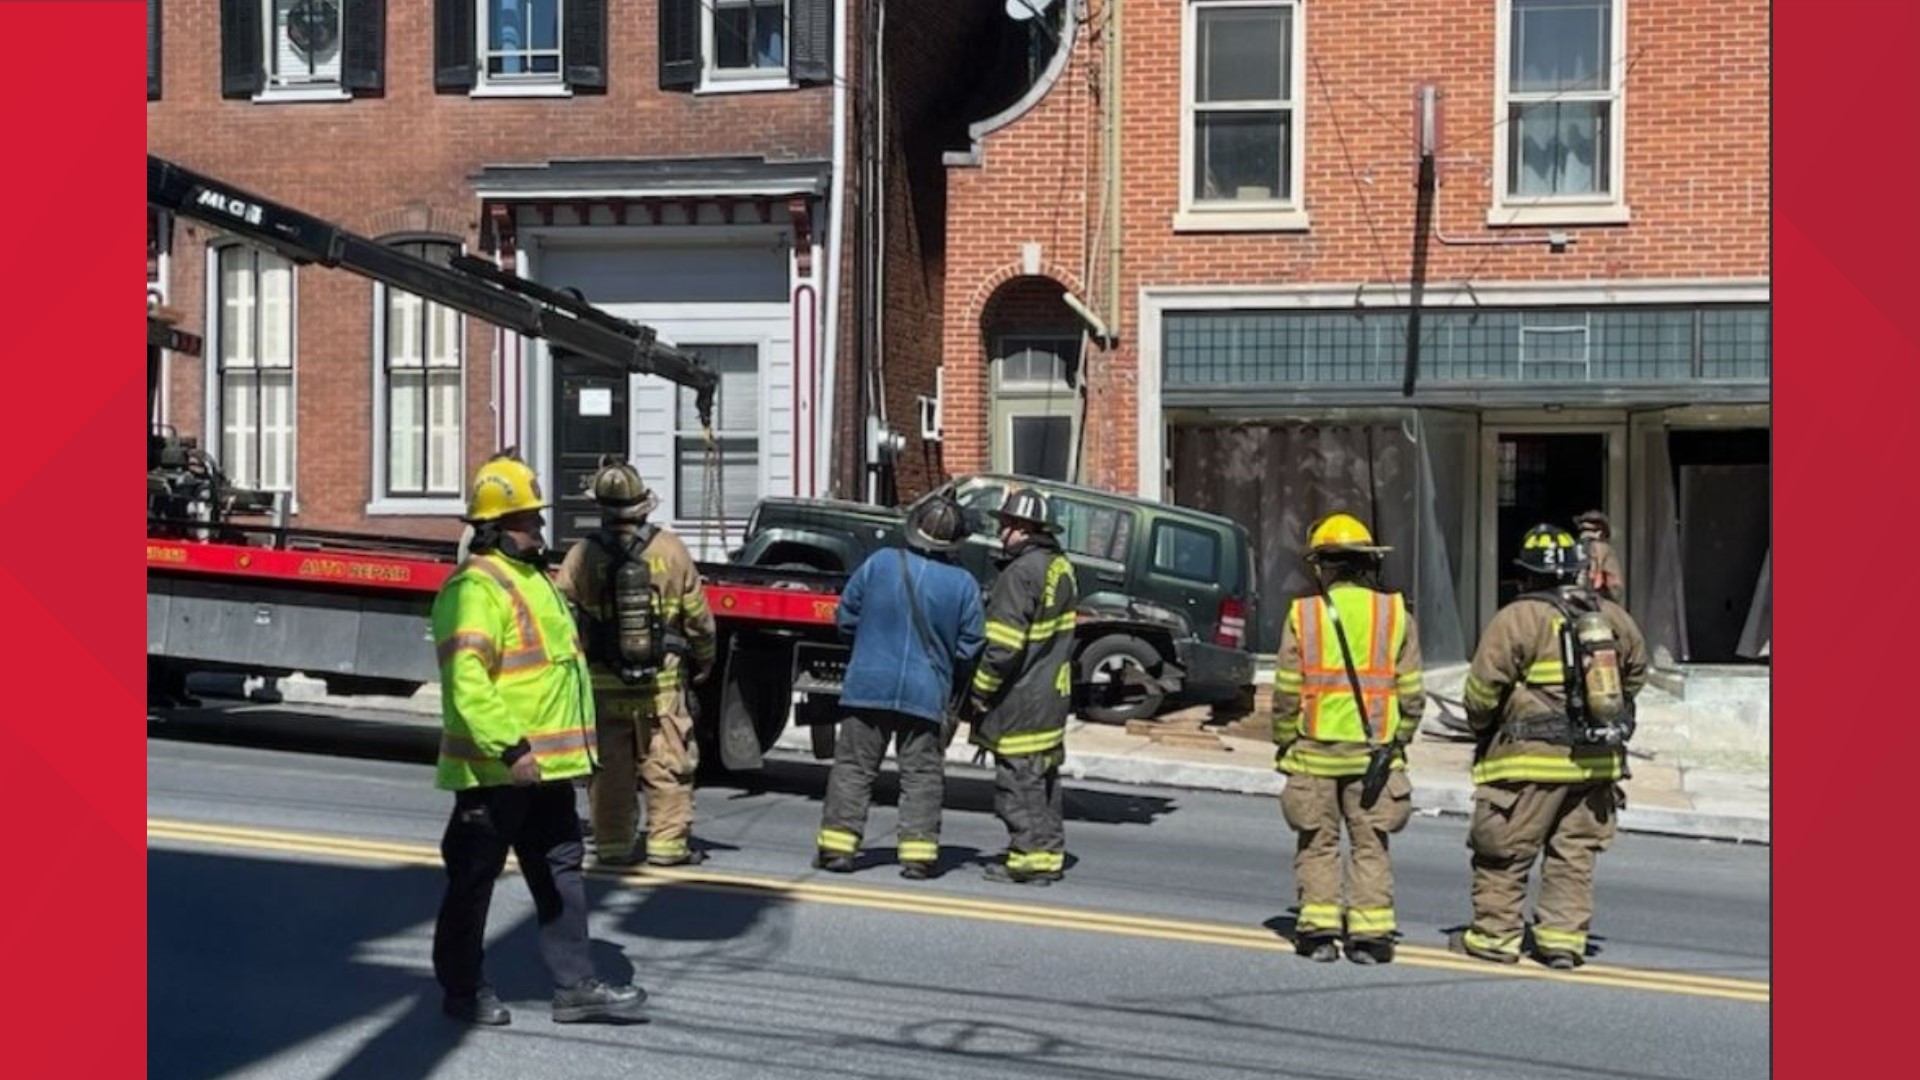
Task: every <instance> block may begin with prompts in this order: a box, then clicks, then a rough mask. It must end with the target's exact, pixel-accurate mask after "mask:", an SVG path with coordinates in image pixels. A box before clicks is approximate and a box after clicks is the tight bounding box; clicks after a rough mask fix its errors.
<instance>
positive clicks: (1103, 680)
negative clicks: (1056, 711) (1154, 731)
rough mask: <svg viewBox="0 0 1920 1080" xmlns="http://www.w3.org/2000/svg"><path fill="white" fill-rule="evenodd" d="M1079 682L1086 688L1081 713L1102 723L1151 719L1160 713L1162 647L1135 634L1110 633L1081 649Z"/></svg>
mask: <svg viewBox="0 0 1920 1080" xmlns="http://www.w3.org/2000/svg"><path fill="white" fill-rule="evenodd" d="M1076 664H1077V665H1078V669H1079V674H1080V682H1081V683H1082V684H1083V685H1084V686H1085V687H1086V701H1085V704H1084V705H1082V707H1081V709H1080V713H1081V715H1082V716H1084V717H1086V718H1087V719H1088V720H1094V721H1097V722H1099V723H1102V724H1124V723H1126V722H1127V721H1129V720H1151V719H1153V718H1154V717H1155V716H1158V715H1159V714H1160V704H1161V702H1162V701H1164V700H1165V699H1166V691H1165V690H1163V689H1162V688H1161V686H1160V679H1159V671H1160V665H1161V657H1160V652H1159V650H1157V649H1155V648H1154V647H1153V646H1152V645H1149V644H1147V642H1146V641H1144V640H1142V639H1140V638H1137V637H1134V636H1133V635H1132V634H1107V635H1105V636H1103V637H1098V638H1095V639H1094V640H1093V641H1092V642H1091V643H1089V644H1088V645H1087V647H1086V648H1084V649H1081V650H1080V656H1079V659H1078V660H1077V661H1076Z"/></svg>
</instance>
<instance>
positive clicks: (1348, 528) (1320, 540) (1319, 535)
mask: <svg viewBox="0 0 1920 1080" xmlns="http://www.w3.org/2000/svg"><path fill="white" fill-rule="evenodd" d="M1392 550H1393V549H1392V548H1389V547H1382V546H1380V545H1378V544H1375V543H1374V542H1373V533H1371V532H1369V531H1367V527H1366V526H1365V525H1362V524H1361V523H1360V519H1359V518H1357V517H1354V516H1353V515H1352V514H1328V515H1327V516H1326V517H1323V518H1321V519H1320V522H1319V524H1317V525H1315V526H1314V527H1313V531H1312V532H1311V533H1309V534H1308V535H1307V554H1309V555H1323V554H1334V553H1337V552H1343V551H1351V552H1355V553H1358V554H1362V555H1385V554H1386V553H1387V552H1389V551H1392Z"/></svg>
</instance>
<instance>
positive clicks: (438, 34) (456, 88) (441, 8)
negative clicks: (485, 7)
mask: <svg viewBox="0 0 1920 1080" xmlns="http://www.w3.org/2000/svg"><path fill="white" fill-rule="evenodd" d="M473 14H474V3H473V0H433V88H434V89H435V90H439V91H441V92H443V93H463V92H465V91H468V90H471V89H473V78H474V73H473V36H474V33H475V30H474V26H473Z"/></svg>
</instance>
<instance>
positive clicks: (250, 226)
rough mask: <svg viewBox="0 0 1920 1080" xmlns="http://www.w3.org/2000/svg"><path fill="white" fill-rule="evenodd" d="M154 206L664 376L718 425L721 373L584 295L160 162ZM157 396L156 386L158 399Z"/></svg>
mask: <svg viewBox="0 0 1920 1080" xmlns="http://www.w3.org/2000/svg"><path fill="white" fill-rule="evenodd" d="M147 202H149V203H151V204H152V205H154V206H157V207H159V208H161V209H163V210H168V211H171V212H173V213H175V214H179V215H181V216H183V217H191V218H196V219H198V220H200V221H204V222H206V223H208V224H210V225H213V226H216V227H218V228H220V229H222V230H224V231H226V232H229V233H232V234H234V235H235V236H239V237H242V238H244V239H246V240H250V241H252V242H253V243H256V244H259V245H260V246H262V247H266V248H270V249H272V250H273V251H275V252H277V253H279V254H281V255H284V256H286V257H287V258H288V259H291V260H293V261H294V262H295V263H297V264H302V265H306V264H318V265H320V266H325V267H337V268H339V269H342V270H347V271H351V272H352V273H355V274H359V275H361V276H362V277H368V278H372V279H373V280H375V281H379V282H382V283H384V284H387V285H391V286H393V287H394V288H396V289H403V290H405V291H407V292H410V293H413V294H415V295H417V296H420V297H423V298H425V299H427V300H430V301H432V302H433V303H436V304H441V305H444V306H446V307H450V308H453V309H455V310H457V311H460V312H464V313H465V314H468V315H472V316H474V317H475V318H478V319H484V320H485V321H487V322H489V323H492V324H493V325H495V326H499V327H504V328H506V329H508V330H512V331H514V332H515V333H518V334H522V335H524V336H526V337H533V338H544V339H545V340H546V341H548V342H549V343H550V344H551V346H552V347H553V348H554V349H555V350H557V351H559V352H562V353H565V354H569V355H573V356H578V357H581V358H584V359H587V360H591V361H597V362H600V363H603V364H606V365H608V366H610V367H613V368H614V369H616V370H617V371H619V372H620V373H622V374H634V375H658V376H660V377H662V378H664V379H667V380H668V381H670V382H673V383H676V384H678V385H680V386H685V387H688V388H689V389H691V390H693V391H694V395H695V408H696V409H697V411H698V412H699V414H700V423H701V426H703V427H706V426H709V425H710V424H711V423H712V419H713V398H714V391H715V389H716V388H717V387H718V385H719V378H718V376H717V375H715V374H714V371H713V369H711V368H709V367H707V366H706V365H705V364H703V363H702V362H701V361H700V360H699V358H698V357H696V356H693V355H692V354H690V353H686V352H682V351H681V350H679V349H677V348H674V347H673V346H672V345H669V344H666V343H665V342H662V341H660V340H659V339H658V337H657V336H656V335H655V333H654V331H653V329H652V328H651V327H647V326H640V325H637V324H635V323H630V322H627V321H626V320H624V319H618V318H615V317H614V316H612V315H609V314H607V313H606V312H604V311H601V310H599V309H598V308H595V307H593V306H592V305H590V304H588V303H587V302H586V301H585V300H584V299H583V298H581V297H579V296H570V295H567V294H566V293H562V292H559V291H556V290H554V289H549V288H547V287H545V286H543V285H539V284H536V283H534V282H531V281H525V280H522V279H520V278H517V277H514V276H513V275H511V274H507V273H503V272H501V271H500V270H499V269H497V268H496V267H494V266H493V264H491V263H489V262H487V261H486V260H484V259H478V258H475V257H473V256H471V255H460V256H456V257H455V258H454V259H453V261H452V264H451V266H440V265H438V264H437V263H433V262H429V261H428V260H426V259H422V258H419V257H418V256H415V255H411V254H408V253H407V252H404V251H400V250H398V249H396V248H393V247H390V246H388V245H386V244H382V243H380V242H379V241H377V240H370V239H368V238H366V237H364V236H359V235H356V234H354V233H351V232H348V231H347V230H345V229H343V228H340V227H339V226H337V225H334V224H332V223H330V222H326V221H322V220H321V219H319V218H317V217H314V216H313V215H311V214H305V213H301V212H300V211H298V210H295V209H293V208H292V207H288V206H282V205H281V204H279V203H276V202H274V201H273V200H271V199H267V198H263V197H261V196H259V195H256V194H254V193H252V192H250V191H246V190H243V189H241V188H238V187H235V186H233V185H232V184H228V183H225V182H222V181H219V180H215V179H213V178H212V177H209V176H205V175H203V174H201V173H197V172H195V171H193V170H192V169H188V168H186V167H185V166H182V165H178V164H175V163H174V162H171V161H168V160H166V159H165V158H160V157H155V156H154V155H152V154H148V155H147ZM156 390H157V386H156V385H155V384H154V382H153V380H152V379H150V380H149V384H148V387H147V391H148V394H149V397H151V395H152V394H153V393H154V392H156ZM151 404H152V403H151V401H149V408H151Z"/></svg>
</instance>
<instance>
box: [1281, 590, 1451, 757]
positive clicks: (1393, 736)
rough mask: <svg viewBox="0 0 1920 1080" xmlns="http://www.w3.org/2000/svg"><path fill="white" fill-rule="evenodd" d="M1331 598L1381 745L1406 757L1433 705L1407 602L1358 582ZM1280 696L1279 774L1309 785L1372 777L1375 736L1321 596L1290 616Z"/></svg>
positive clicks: (1296, 605)
mask: <svg viewBox="0 0 1920 1080" xmlns="http://www.w3.org/2000/svg"><path fill="white" fill-rule="evenodd" d="M1327 591H1328V595H1329V596H1331V597H1332V598H1333V603H1334V606H1335V609H1336V610H1337V611H1338V612H1339V615H1340V625H1341V627H1342V629H1344V630H1345V631H1346V638H1347V646H1348V648H1349V649H1350V650H1351V652H1352V653H1353V666H1354V675H1355V676H1357V678H1358V681H1359V683H1360V691H1361V693H1362V695H1363V696H1364V697H1365V699H1366V707H1367V720H1368V722H1369V723H1371V724H1372V725H1373V729H1374V730H1373V736H1374V741H1375V742H1376V743H1387V742H1391V743H1394V744H1397V746H1399V747H1402V748H1404V747H1405V745H1406V744H1407V743H1408V742H1411V741H1412V739H1413V736H1414V734H1415V733H1416V732H1417V731H1418V730H1419V728H1420V717H1421V715H1422V713H1423V712H1424V708H1425V703H1426V686H1425V682H1424V679H1423V677H1422V674H1421V667H1420V639H1419V633H1418V631H1417V629H1416V627H1415V626H1414V621H1413V616H1412V613H1411V612H1409V611H1408V610H1407V604H1406V599H1405V598H1404V597H1402V596H1401V595H1400V594H1399V593H1392V592H1376V591H1374V590H1372V589H1369V588H1366V587H1365V586H1362V585H1359V584H1355V583H1353V582H1336V583H1335V584H1334V585H1332V586H1331V587H1330V588H1329V589H1328V590H1327ZM1273 691H1274V692H1273V741H1274V744H1275V745H1276V746H1278V747H1279V753H1278V754H1277V755H1276V757H1275V760H1274V767H1275V768H1277V769H1279V770H1280V771H1282V772H1287V773H1304V774H1306V775H1309V776H1359V775H1361V774H1362V773H1364V772H1365V771H1366V768H1367V755H1368V753H1369V750H1370V747H1369V745H1368V742H1367V735H1366V731H1365V729H1364V728H1363V727H1362V726H1361V723H1360V710H1359V708H1358V706H1357V705H1356V704H1355V702H1354V697H1353V680H1351V679H1349V678H1348V675H1347V667H1346V662H1345V660H1344V658H1343V657H1342V655H1341V652H1340V639H1339V638H1338V637H1336V636H1335V634H1334V624H1333V619H1332V618H1331V616H1330V615H1329V613H1328V611H1327V603H1326V600H1325V599H1323V598H1322V597H1320V596H1317V595H1316V596H1305V597H1301V598H1299V599H1297V600H1295V601H1294V602H1293V604H1292V605H1291V607H1290V608H1289V609H1288V612H1287V620H1286V624H1285V625H1284V626H1283V627H1282V629H1281V634H1280V651H1279V654H1278V657H1277V658H1276V661H1275V664H1274V672H1273ZM1393 767H1394V768H1396V769H1399V768H1404V767H1405V757H1404V754H1403V753H1396V754H1395V755H1394V763H1393Z"/></svg>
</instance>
